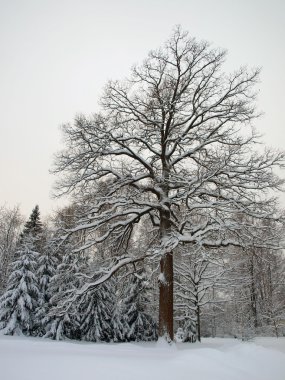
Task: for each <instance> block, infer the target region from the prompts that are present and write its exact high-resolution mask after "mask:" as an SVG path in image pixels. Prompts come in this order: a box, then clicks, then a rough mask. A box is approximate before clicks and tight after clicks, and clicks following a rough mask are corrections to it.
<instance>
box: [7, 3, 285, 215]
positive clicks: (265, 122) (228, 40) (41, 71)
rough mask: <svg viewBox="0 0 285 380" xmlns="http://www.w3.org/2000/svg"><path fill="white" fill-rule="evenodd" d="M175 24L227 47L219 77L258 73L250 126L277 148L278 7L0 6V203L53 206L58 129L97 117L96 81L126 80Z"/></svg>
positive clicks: (282, 34)
mask: <svg viewBox="0 0 285 380" xmlns="http://www.w3.org/2000/svg"><path fill="white" fill-rule="evenodd" d="M176 24H181V25H182V27H183V28H184V29H185V30H188V31H189V32H190V34H191V35H192V36H195V37H197V38H198V39H206V40H208V41H210V42H212V43H213V45H214V46H218V47H223V48H226V49H228V60H227V68H228V69H229V70H232V69H235V68H238V67H239V66H240V65H244V64H246V65H248V66H249V67H250V66H261V67H262V74H261V83H260V85H259V89H260V96H259V107H260V109H261V110H262V111H264V112H265V115H264V116H263V118H262V119H260V120H258V121H257V122H256V126H257V127H258V129H259V130H260V131H261V132H262V133H264V140H265V141H266V143H267V144H268V145H269V146H273V147H276V148H280V149H284V148H285V112H284V108H285V96H284V90H285V74H284V73H285V44H284V41H285V1H284V0H271V1H269V0H266V1H265V0H239V1H234V0H215V1H213V0H204V1H197V0H171V1H170V0H144V1H137V0H117V1H116V0H104V1H102V0H100V1H99V0H0V48H1V50H0V54H1V59H0V122H1V127H0V205H2V204H4V203H5V202H6V204H7V205H10V206H13V205H15V204H20V206H21V209H22V211H23V212H24V213H25V214H26V215H29V214H30V212H31V210H32V208H33V207H34V205H35V204H39V206H40V210H41V211H42V214H44V215H45V214H48V213H49V212H50V211H52V209H53V208H55V206H56V203H55V201H53V200H52V199H51V198H50V194H51V190H52V184H53V182H54V178H53V176H52V175H50V174H49V169H50V168H51V165H52V156H53V154H54V153H55V152H56V151H57V150H59V148H60V147H61V142H60V133H59V128H58V127H59V125H60V124H62V123H64V122H68V121H72V119H73V117H74V115H75V114H76V113H78V112H83V113H87V114H90V113H92V112H94V111H96V110H98V105H97V101H98V98H99V96H100V93H101V92H102V87H103V86H104V84H105V83H106V81H107V80H108V79H120V78H123V77H124V76H126V75H128V72H129V69H130V67H131V66H132V65H133V64H134V63H136V62H140V61H141V60H142V59H144V58H145V56H146V54H147V53H148V51H149V50H150V49H152V48H156V47H159V46H160V45H161V44H162V43H163V42H164V41H165V40H166V39H167V38H168V37H169V35H170V33H171V30H172V29H173V27H174V26H175V25H176ZM284 174H285V173H283V175H284ZM282 199H283V200H284V201H283V204H284V203H285V197H284V195H283V197H282ZM57 203H58V202H57Z"/></svg>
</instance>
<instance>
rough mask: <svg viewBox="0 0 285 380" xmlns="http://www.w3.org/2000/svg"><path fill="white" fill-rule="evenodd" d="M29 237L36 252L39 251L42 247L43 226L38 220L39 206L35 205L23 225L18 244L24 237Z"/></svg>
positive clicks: (39, 219)
mask: <svg viewBox="0 0 285 380" xmlns="http://www.w3.org/2000/svg"><path fill="white" fill-rule="evenodd" d="M27 235H31V236H32V237H33V238H34V245H35V248H36V250H37V252H39V251H41V249H42V246H43V224H42V222H41V218H40V210H39V206H38V205H36V206H35V208H34V209H33V210H32V213H31V215H30V217H29V219H28V220H27V222H26V223H25V225H24V229H23V232H22V233H21V236H20V242H22V240H23V239H24V237H25V236H27Z"/></svg>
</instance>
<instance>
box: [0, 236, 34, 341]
mask: <svg viewBox="0 0 285 380" xmlns="http://www.w3.org/2000/svg"><path fill="white" fill-rule="evenodd" d="M33 247H34V242H33V239H32V237H31V236H28V235H27V236H24V237H23V240H22V243H21V245H20V246H19V249H18V252H17V258H16V259H15V261H14V262H13V263H12V265H11V274H10V276H9V279H8V286H7V289H6V292H5V293H4V294H3V295H2V297H1V298H0V329H3V331H4V334H7V335H14V334H16V335H18V334H26V335H31V334H32V332H33V329H34V326H35V311H36V309H37V307H38V303H39V297H40V291H39V288H38V282H37V278H36V275H35V269H36V264H37V257H38V253H37V252H35V251H34V250H33Z"/></svg>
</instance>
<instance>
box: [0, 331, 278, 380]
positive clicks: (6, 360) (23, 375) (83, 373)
mask: <svg viewBox="0 0 285 380" xmlns="http://www.w3.org/2000/svg"><path fill="white" fill-rule="evenodd" d="M0 379H1V380H16V379H17V380H19V379H21V380H39V379H40V380H75V379H77V380H78V379H86V380H94V379H96V380H101V379H104V380H109V379H112V380H129V379H132V380H149V379H155V380H160V379H161V380H168V379H171V380H180V379H187V380H188V379H189V380H192V379H197V380H284V379H285V338H279V339H274V338H260V339H256V340H255V341H254V342H241V341H238V340H234V339H204V340H203V342H202V343H201V344H199V343H196V344H182V343H181V344H178V345H176V346H172V347H169V346H167V345H166V344H164V343H163V342H162V343H161V342H159V343H153V344H148V343H146V344H129V343H126V344H124V343H123V344H94V343H93V344H92V343H78V342H77V343H75V342H55V341H50V340H46V339H37V338H25V337H11V336H3V335H0Z"/></svg>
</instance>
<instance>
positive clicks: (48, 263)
mask: <svg viewBox="0 0 285 380" xmlns="http://www.w3.org/2000/svg"><path fill="white" fill-rule="evenodd" d="M56 246H57V239H54V238H51V239H50V240H48V241H47V243H46V245H45V247H44V249H43V251H42V253H41V254H40V255H39V259H38V265H37V270H36V276H37V279H38V284H39V290H40V300H39V306H38V309H37V311H36V325H37V332H36V334H37V335H39V336H42V335H44V334H45V329H44V325H43V320H44V319H45V318H46V315H47V313H48V311H49V300H50V298H51V296H52V293H51V291H50V290H51V289H50V287H49V284H50V281H51V279H52V278H53V276H54V275H55V273H56V268H57V265H58V264H59V257H58V255H57V251H56Z"/></svg>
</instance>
